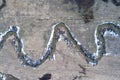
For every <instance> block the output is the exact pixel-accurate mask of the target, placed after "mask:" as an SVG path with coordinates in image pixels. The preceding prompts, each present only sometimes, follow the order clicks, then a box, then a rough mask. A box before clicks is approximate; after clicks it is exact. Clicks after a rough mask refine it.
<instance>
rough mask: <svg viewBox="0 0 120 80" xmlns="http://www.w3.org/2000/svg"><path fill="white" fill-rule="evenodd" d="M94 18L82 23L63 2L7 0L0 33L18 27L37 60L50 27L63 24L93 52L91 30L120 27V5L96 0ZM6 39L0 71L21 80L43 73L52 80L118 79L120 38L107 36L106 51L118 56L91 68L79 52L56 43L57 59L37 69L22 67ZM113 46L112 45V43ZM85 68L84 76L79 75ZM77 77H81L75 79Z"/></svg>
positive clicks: (0, 18)
mask: <svg viewBox="0 0 120 80" xmlns="http://www.w3.org/2000/svg"><path fill="white" fill-rule="evenodd" d="M93 12H94V19H93V20H91V22H89V23H87V24H85V23H84V20H83V19H82V17H81V15H80V13H78V8H77V6H76V5H75V3H74V4H71V3H70V2H69V3H64V0H6V6H5V7H4V8H2V9H1V11H0V31H1V32H3V31H5V30H7V28H8V27H9V26H10V25H17V26H19V27H20V28H21V31H20V35H21V37H22V38H23V40H24V44H25V51H26V52H27V53H28V55H30V56H31V57H33V59H36V58H38V57H39V56H40V55H41V53H42V52H43V50H44V48H45V47H46V44H47V41H48V39H49V36H50V32H51V29H52V27H51V26H52V25H53V24H54V23H58V22H64V23H66V24H67V25H68V26H69V27H70V29H71V31H72V32H73V33H74V34H75V36H76V37H77V38H78V40H79V41H80V42H81V43H82V45H84V46H85V48H87V49H88V50H89V51H91V52H95V50H96V48H95V43H94V35H93V34H94V30H95V28H96V27H97V26H98V25H99V24H101V23H103V22H114V23H118V24H120V6H118V7H116V6H115V5H113V4H112V3H111V2H108V3H107V4H106V3H104V2H102V1H101V0H96V2H95V4H94V6H93ZM10 42H11V40H10V39H9V40H7V42H6V43H5V46H4V48H3V49H2V50H1V51H0V54H1V55H0V64H1V65H0V72H4V73H8V74H12V75H14V76H15V77H17V78H19V79H20V80H38V78H39V77H41V76H43V75H44V74H46V73H51V74H52V78H51V80H119V78H120V75H119V74H120V67H119V66H120V53H119V52H120V46H119V45H120V39H115V38H114V37H109V36H106V47H107V52H108V53H111V54H119V55H118V56H113V55H109V56H105V57H103V58H102V59H101V61H100V62H99V64H98V65H97V66H95V67H92V66H90V65H88V64H87V63H86V61H85V60H84V57H83V56H82V55H79V52H78V51H77V50H76V49H74V48H70V47H68V46H67V45H65V44H64V42H59V43H57V50H56V52H55V54H56V60H55V61H46V62H45V63H44V64H42V65H40V66H39V67H38V68H36V69H33V68H31V67H23V66H21V65H20V61H19V60H18V58H17V55H16V53H15V51H14V49H13V47H12V46H11V44H10ZM111 43H112V44H111ZM79 64H80V65H81V66H83V67H84V68H86V74H83V73H81V72H82V71H83V69H82V68H81V67H80V66H79ZM76 76H81V78H79V79H78V78H77V79H74V78H75V77H76Z"/></svg>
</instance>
